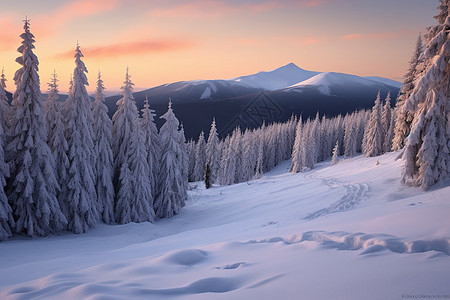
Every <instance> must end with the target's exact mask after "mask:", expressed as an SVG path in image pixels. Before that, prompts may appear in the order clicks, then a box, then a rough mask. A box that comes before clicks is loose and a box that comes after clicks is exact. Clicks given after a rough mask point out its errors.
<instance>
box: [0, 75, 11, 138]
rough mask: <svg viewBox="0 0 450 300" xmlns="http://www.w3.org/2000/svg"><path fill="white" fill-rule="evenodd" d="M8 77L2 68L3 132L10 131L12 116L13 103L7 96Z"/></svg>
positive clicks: (0, 110)
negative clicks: (11, 103)
mask: <svg viewBox="0 0 450 300" xmlns="http://www.w3.org/2000/svg"><path fill="white" fill-rule="evenodd" d="M5 89H6V78H5V72H4V70H2V75H0V125H2V127H3V132H6V131H8V128H9V125H10V118H11V105H10V104H9V100H8V97H7V96H6V90H5Z"/></svg>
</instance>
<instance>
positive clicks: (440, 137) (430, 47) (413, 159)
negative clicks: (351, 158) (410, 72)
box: [402, 0, 450, 190]
mask: <svg viewBox="0 0 450 300" xmlns="http://www.w3.org/2000/svg"><path fill="white" fill-rule="evenodd" d="M448 4H449V3H448V0H442V1H441V4H440V6H439V7H438V9H439V14H438V15H437V16H436V17H435V18H436V19H437V20H438V24H437V25H435V26H433V27H431V28H429V29H428V36H429V37H430V38H429V42H428V44H427V46H426V49H425V51H424V54H423V55H424V57H425V59H426V60H427V61H428V62H429V64H427V68H426V69H425V71H424V72H423V75H422V76H421V77H420V78H419V79H418V80H417V82H416V85H415V88H414V90H413V91H412V92H411V95H410V97H409V98H408V99H407V100H406V102H405V105H404V109H405V111H406V112H408V113H410V114H412V115H413V116H414V117H413V120H412V125H411V132H410V135H409V136H408V138H407V140H406V146H405V153H404V157H405V165H404V167H403V173H402V181H403V182H405V183H408V184H412V185H419V186H421V187H422V188H423V189H424V190H427V189H428V188H429V187H430V186H432V185H433V184H434V183H436V182H438V181H440V180H445V179H448V178H449V176H450V175H449V174H450V155H449V149H450V132H449V122H450V120H449V118H450V113H449V111H450V104H449V103H450V102H449V99H450V68H449V59H450V17H449V16H448V13H449V7H448Z"/></svg>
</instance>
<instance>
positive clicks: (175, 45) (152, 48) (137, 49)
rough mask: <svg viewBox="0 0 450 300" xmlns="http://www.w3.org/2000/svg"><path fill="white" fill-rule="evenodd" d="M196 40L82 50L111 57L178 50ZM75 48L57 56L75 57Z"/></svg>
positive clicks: (152, 42) (151, 41) (188, 46)
mask: <svg viewBox="0 0 450 300" xmlns="http://www.w3.org/2000/svg"><path fill="white" fill-rule="evenodd" d="M194 45H195V43H194V42H190V41H182V40H148V41H137V42H128V43H123V42H122V43H116V44H112V45H107V46H97V47H82V49H81V51H82V52H83V55H84V56H86V57H89V58H91V57H95V58H111V57H119V56H128V55H142V54H148V53H160V52H168V51H177V50H182V49H186V48H190V47H193V46H194ZM74 53H75V52H74V50H69V51H66V52H63V53H59V54H57V55H56V57H57V58H63V59H68V58H73V55H74Z"/></svg>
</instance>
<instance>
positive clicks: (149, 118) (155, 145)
mask: <svg viewBox="0 0 450 300" xmlns="http://www.w3.org/2000/svg"><path fill="white" fill-rule="evenodd" d="M155 116H156V114H155V111H154V110H153V109H150V104H149V102H148V97H147V96H146V97H145V103H144V108H143V109H142V120H141V126H142V131H143V134H144V145H145V151H146V155H147V162H148V166H149V174H148V177H149V180H150V190H151V193H152V196H153V197H155V196H156V194H157V193H158V191H157V186H158V185H157V177H158V173H159V159H160V155H161V154H160V151H161V150H160V147H161V145H160V144H161V141H160V137H159V133H158V129H157V128H156V124H155V119H154V118H155Z"/></svg>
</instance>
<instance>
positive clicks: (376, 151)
mask: <svg viewBox="0 0 450 300" xmlns="http://www.w3.org/2000/svg"><path fill="white" fill-rule="evenodd" d="M383 137H384V132H383V125H382V123H381V100H380V92H378V94H377V98H376V99H375V104H374V106H373V108H372V113H371V114H370V118H369V121H368V123H367V126H366V128H365V130H364V139H363V153H364V155H365V156H378V155H381V154H382V152H383Z"/></svg>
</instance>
